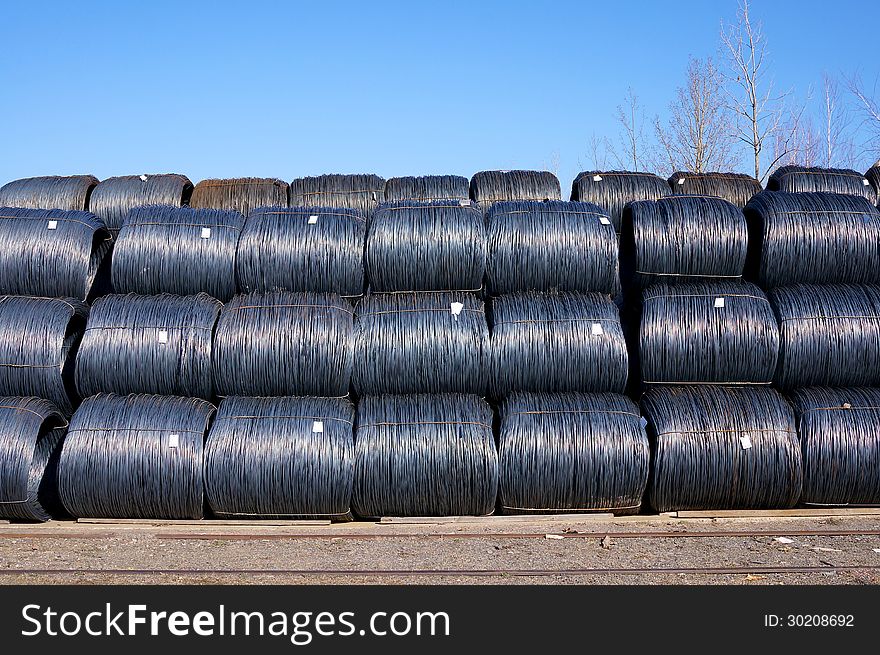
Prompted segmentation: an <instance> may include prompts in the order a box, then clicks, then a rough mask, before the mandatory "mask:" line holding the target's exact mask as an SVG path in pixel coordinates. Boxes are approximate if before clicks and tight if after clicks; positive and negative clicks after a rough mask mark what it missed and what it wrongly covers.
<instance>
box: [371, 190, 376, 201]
mask: <svg viewBox="0 0 880 655" xmlns="http://www.w3.org/2000/svg"><path fill="white" fill-rule="evenodd" d="M372 196H373V200H375V199H376V192H375V191H373V193H372Z"/></svg>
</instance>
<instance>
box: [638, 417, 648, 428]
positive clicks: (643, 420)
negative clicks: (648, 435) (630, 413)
mask: <svg viewBox="0 0 880 655" xmlns="http://www.w3.org/2000/svg"><path fill="white" fill-rule="evenodd" d="M639 425H641V426H642V429H645V428H646V427H648V419H646V418H645V417H644V416H639Z"/></svg>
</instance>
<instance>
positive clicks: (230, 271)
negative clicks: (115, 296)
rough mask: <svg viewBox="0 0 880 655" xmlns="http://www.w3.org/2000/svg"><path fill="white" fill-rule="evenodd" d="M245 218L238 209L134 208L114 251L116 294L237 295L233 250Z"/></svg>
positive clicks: (225, 296)
mask: <svg viewBox="0 0 880 655" xmlns="http://www.w3.org/2000/svg"><path fill="white" fill-rule="evenodd" d="M243 227H244V218H243V217H242V215H241V214H239V213H238V212H235V211H226V210H220V209H190V208H189V207H168V206H162V205H153V206H150V207H138V208H136V209H133V210H131V213H130V214H129V215H128V218H127V219H126V220H125V223H123V225H122V229H121V230H120V231H119V236H118V239H117V243H116V247H115V248H114V251H113V262H112V279H113V288H114V290H115V291H116V292H117V293H128V292H132V293H141V294H146V295H149V294H158V293H173V294H177V295H181V296H187V295H193V294H196V293H200V292H205V293H208V294H210V295H212V296H214V297H215V298H217V299H218V300H228V299H229V298H231V297H232V296H233V295H234V294H235V290H236V281H235V252H236V248H237V247H238V240H239V236H240V235H241V231H242V228H243Z"/></svg>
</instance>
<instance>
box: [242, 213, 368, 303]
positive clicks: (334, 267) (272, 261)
mask: <svg viewBox="0 0 880 655" xmlns="http://www.w3.org/2000/svg"><path fill="white" fill-rule="evenodd" d="M366 231H367V223H366V219H365V218H364V217H363V215H362V214H361V213H360V212H359V211H357V210H355V209H344V208H343V209H335V208H333V207H291V208H289V209H287V208H284V207H261V208H259V209H255V210H254V211H252V212H251V213H250V216H248V217H247V220H246V221H245V224H244V230H243V231H242V233H241V239H240V240H239V242H238V252H237V253H236V257H235V270H236V277H237V279H238V286H239V289H240V290H241V291H242V292H245V293H249V292H251V291H268V290H272V289H286V290H288V291H319V292H320V291H323V292H335V293H339V294H340V295H343V296H349V297H350V296H360V295H361V294H362V293H363V292H364V239H365V238H366Z"/></svg>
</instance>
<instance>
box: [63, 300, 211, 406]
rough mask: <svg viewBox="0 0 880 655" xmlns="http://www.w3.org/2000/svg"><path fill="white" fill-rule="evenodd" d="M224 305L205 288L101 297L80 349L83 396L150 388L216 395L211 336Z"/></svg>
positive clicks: (153, 391) (78, 383) (152, 391)
mask: <svg viewBox="0 0 880 655" xmlns="http://www.w3.org/2000/svg"><path fill="white" fill-rule="evenodd" d="M221 307H223V305H222V304H221V303H220V302H219V301H217V300H214V299H213V298H211V297H210V296H209V295H207V294H204V293H201V294H199V295H197V296H173V295H171V294H167V293H165V294H160V295H158V296H138V295H135V294H128V295H124V296H122V295H110V296H104V297H103V298H99V299H98V300H96V301H95V303H94V304H93V305H92V309H91V312H90V313H89V321H88V323H87V324H86V330H85V333H84V334H83V339H82V341H81V342H80V346H79V352H78V353H77V359H76V386H77V390H78V391H79V394H80V396H82V397H83V398H86V397H88V396H92V395H94V394H97V393H102V392H103V393H118V394H129V393H150V394H159V395H163V396H186V397H195V398H205V399H211V398H212V397H213V386H212V384H211V340H212V336H213V332H214V325H215V324H216V322H217V317H218V316H219V315H220V309H221Z"/></svg>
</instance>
